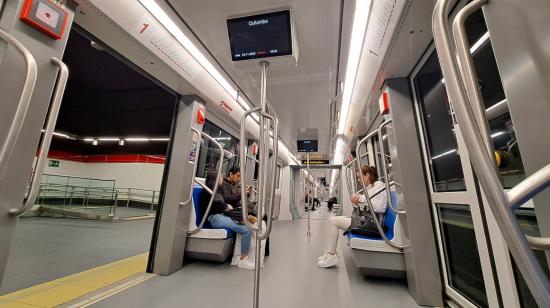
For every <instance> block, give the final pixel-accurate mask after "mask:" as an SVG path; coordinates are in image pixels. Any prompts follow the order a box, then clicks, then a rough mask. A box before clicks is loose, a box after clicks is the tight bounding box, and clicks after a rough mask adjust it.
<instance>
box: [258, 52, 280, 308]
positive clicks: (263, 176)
mask: <svg viewBox="0 0 550 308" xmlns="http://www.w3.org/2000/svg"><path fill="white" fill-rule="evenodd" d="M260 66H261V67H262V80H261V89H260V92H261V93H260V105H261V113H262V115H263V114H265V113H266V100H267V98H266V90H267V89H266V87H267V81H266V79H267V67H268V66H269V63H268V62H266V61H262V62H260ZM266 124H267V129H266V127H265V126H266ZM266 135H267V138H266ZM262 139H263V140H262ZM262 141H263V144H262ZM276 142H278V140H274V143H276ZM262 145H263V147H264V148H262ZM260 149H261V150H260V170H259V172H260V173H259V175H258V177H259V180H258V182H259V184H260V185H259V187H258V188H259V190H258V191H259V192H260V203H259V204H258V211H257V213H258V230H257V231H256V256H255V258H254V264H255V267H254V295H253V296H254V298H253V300H254V304H253V307H254V308H258V307H260V262H261V256H262V255H261V252H262V240H261V238H260V233H261V232H262V218H263V215H262V214H263V206H264V205H265V203H266V201H267V200H266V199H265V197H266V196H267V194H266V190H267V187H266V185H267V165H266V163H267V159H269V123H265V120H264V117H260ZM262 152H263V153H262ZM266 152H267V153H266ZM274 154H275V153H274ZM264 166H265V168H264ZM268 219H269V217H268Z"/></svg>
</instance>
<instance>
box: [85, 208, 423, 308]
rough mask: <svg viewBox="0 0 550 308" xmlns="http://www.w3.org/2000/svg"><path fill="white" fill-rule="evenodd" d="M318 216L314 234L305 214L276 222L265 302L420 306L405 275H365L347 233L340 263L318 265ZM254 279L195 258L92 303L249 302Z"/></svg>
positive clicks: (321, 237) (322, 228)
mask: <svg viewBox="0 0 550 308" xmlns="http://www.w3.org/2000/svg"><path fill="white" fill-rule="evenodd" d="M315 212H317V211H315ZM315 212H314V213H315ZM325 212H326V211H325ZM312 216H313V215H312ZM315 218H316V219H315V220H312V221H311V233H312V235H311V237H310V238H307V237H306V230H307V220H304V219H302V220H299V221H294V222H289V221H288V222H287V221H280V222H276V224H275V225H274V229H273V233H272V236H271V256H269V257H267V258H266V262H265V267H264V268H263V269H262V285H261V307H262V308H293V307H318V308H321V307H327V308H329V307H330V308H340V307H349V308H355V307H357V308H358V307H376V308H381V307H418V305H417V304H416V303H415V302H414V300H413V299H412V298H411V297H410V296H409V294H408V292H407V288H406V286H405V283H404V282H403V281H395V280H380V279H365V278H363V277H362V276H361V275H360V274H359V273H358V272H357V270H356V269H355V267H354V265H353V261H352V259H351V255H350V254H349V248H347V247H346V241H345V239H343V238H341V241H340V247H339V251H340V252H339V253H340V255H341V256H343V260H342V262H341V263H340V264H339V266H338V267H337V268H333V269H320V268H318V267H317V266H316V260H317V257H318V256H319V255H320V254H321V253H322V251H323V248H324V247H325V235H326V227H327V225H326V224H327V221H326V220H321V219H322V218H326V215H321V212H319V213H316V214H315ZM252 279H253V271H250V270H242V269H238V268H235V267H231V266H229V265H228V264H227V263H226V264H216V263H204V262H193V263H190V264H188V265H186V266H185V267H184V269H182V270H181V271H179V272H177V273H175V274H173V275H171V276H166V277H155V278H152V279H150V280H148V281H146V282H144V283H142V284H139V285H137V286H134V287H132V288H130V289H127V290H125V291H122V292H121V293H118V294H116V295H113V296H111V297H109V298H107V299H105V300H103V301H101V302H99V303H97V304H95V305H94V306H93V307H134V308H137V307H207V308H209V307H224V308H233V307H235V308H237V307H238V308H243V307H251V306H252V287H253V280H252Z"/></svg>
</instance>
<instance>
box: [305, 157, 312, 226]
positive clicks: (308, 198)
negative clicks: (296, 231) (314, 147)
mask: <svg viewBox="0 0 550 308" xmlns="http://www.w3.org/2000/svg"><path fill="white" fill-rule="evenodd" d="M306 157H307V181H306V183H307V184H306V185H307V187H308V188H307V233H306V235H307V236H308V237H310V236H311V194H310V192H311V187H310V185H309V153H307V154H306Z"/></svg>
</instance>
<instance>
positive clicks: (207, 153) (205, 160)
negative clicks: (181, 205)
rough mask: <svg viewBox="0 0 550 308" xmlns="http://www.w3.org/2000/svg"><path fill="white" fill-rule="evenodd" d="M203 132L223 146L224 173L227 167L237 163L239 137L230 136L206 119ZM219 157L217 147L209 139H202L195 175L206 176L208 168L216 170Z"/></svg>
mask: <svg viewBox="0 0 550 308" xmlns="http://www.w3.org/2000/svg"><path fill="white" fill-rule="evenodd" d="M203 132H205V133H206V134H208V135H210V136H212V137H213V138H214V139H215V140H216V141H218V142H219V143H220V144H221V145H222V146H223V148H224V150H225V152H224V162H223V170H224V175H225V174H226V173H227V171H228V170H229V168H231V167H233V166H238V165H239V139H237V138H235V137H233V136H231V135H230V134H229V133H228V132H226V131H224V130H223V129H221V128H220V127H218V126H216V125H215V124H213V123H212V122H209V121H208V120H206V123H205V124H204V127H203ZM219 159H220V153H219V149H218V148H217V147H216V146H215V145H213V144H212V143H211V142H210V141H208V140H204V142H203V143H202V144H201V148H200V153H199V158H198V166H197V173H196V176H198V177H206V174H207V173H208V171H210V170H216V167H217V165H218V161H219Z"/></svg>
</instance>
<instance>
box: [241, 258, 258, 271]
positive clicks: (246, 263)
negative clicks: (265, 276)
mask: <svg viewBox="0 0 550 308" xmlns="http://www.w3.org/2000/svg"><path fill="white" fill-rule="evenodd" d="M237 267H239V268H243V269H254V268H255V267H256V266H255V265H254V262H252V261H250V260H249V259H248V257H246V258H244V259H242V260H239V263H237Z"/></svg>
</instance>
